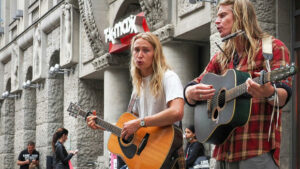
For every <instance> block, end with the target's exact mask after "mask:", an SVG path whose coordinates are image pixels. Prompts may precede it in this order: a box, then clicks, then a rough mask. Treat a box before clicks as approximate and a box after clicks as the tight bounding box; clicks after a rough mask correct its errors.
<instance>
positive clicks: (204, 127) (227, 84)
mask: <svg viewBox="0 0 300 169" xmlns="http://www.w3.org/2000/svg"><path fill="white" fill-rule="evenodd" d="M296 72H297V69H296V67H295V65H294V64H292V65H291V66H286V67H282V68H279V69H276V70H273V71H271V72H264V71H263V72H262V73H261V76H260V77H256V78H254V79H253V80H254V81H255V82H257V83H259V84H265V83H267V82H276V81H280V80H283V79H286V78H287V77H289V76H292V75H294V74H296ZM250 77H251V75H250V74H249V73H246V72H240V71H237V70H234V69H230V70H228V71H227V72H226V73H225V74H224V75H223V76H219V75H216V74H213V73H207V74H206V75H205V76H204V77H203V79H202V80H201V83H204V84H209V85H213V87H214V88H215V89H216V92H215V95H214V96H213V98H212V99H209V100H207V101H201V102H199V103H198V104H197V105H196V107H195V111H194V117H195V118H194V120H195V122H194V124H195V131H196V136H197V139H198V140H199V141H200V142H202V143H205V142H207V143H211V144H222V143H223V142H224V141H225V140H226V139H227V138H228V136H229V135H230V133H231V132H232V131H233V130H234V129H235V128H236V127H239V126H243V125H245V124H246V123H247V122H248V120H249V117H250V112H251V105H252V99H251V97H243V95H244V94H246V93H247V86H246V84H245V81H246V80H247V79H248V78H250Z"/></svg>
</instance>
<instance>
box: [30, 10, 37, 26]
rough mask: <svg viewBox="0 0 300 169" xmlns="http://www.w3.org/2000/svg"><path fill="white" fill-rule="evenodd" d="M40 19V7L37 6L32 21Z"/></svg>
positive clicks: (32, 14)
mask: <svg viewBox="0 0 300 169" xmlns="http://www.w3.org/2000/svg"><path fill="white" fill-rule="evenodd" d="M37 19H39V8H35V9H34V10H33V11H32V13H31V20H32V23H33V22H35V21H36V20H37Z"/></svg>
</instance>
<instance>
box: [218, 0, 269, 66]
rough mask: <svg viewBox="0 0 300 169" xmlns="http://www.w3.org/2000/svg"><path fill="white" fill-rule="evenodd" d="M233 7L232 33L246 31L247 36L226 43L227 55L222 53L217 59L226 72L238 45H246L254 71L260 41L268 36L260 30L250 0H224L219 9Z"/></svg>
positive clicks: (250, 64)
mask: <svg viewBox="0 0 300 169" xmlns="http://www.w3.org/2000/svg"><path fill="white" fill-rule="evenodd" d="M224 5H225V6H227V5H231V8H232V13H233V19H234V21H233V26H232V29H231V32H237V31H238V30H243V31H245V34H246V36H239V37H237V38H236V40H232V39H231V40H228V41H226V42H225V43H224V45H223V49H224V51H225V55H224V54H223V53H220V55H218V57H217V59H218V61H219V63H220V65H221V67H222V69H223V70H224V69H225V68H226V65H227V63H228V62H229V61H230V59H232V57H233V56H234V52H235V51H236V48H237V43H241V44H244V45H245V46H244V47H245V53H246V54H247V56H248V61H247V62H248V65H249V66H250V69H253V67H254V65H255V62H254V59H255V56H256V54H257V52H258V51H259V43H260V40H261V39H262V38H263V37H264V36H267V34H265V33H264V32H263V31H262V29H261V28H260V26H259V24H258V21H257V18H256V13H255V10H254V7H253V5H252V3H251V2H250V1H249V0H223V1H221V2H220V3H219V5H218V9H219V8H220V6H224Z"/></svg>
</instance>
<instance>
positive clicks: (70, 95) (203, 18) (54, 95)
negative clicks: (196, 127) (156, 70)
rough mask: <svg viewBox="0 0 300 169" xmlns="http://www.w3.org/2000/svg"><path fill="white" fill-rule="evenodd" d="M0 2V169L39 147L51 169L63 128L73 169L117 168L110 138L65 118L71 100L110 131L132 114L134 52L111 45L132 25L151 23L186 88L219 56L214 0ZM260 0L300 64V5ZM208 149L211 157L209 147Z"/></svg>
mask: <svg viewBox="0 0 300 169" xmlns="http://www.w3.org/2000/svg"><path fill="white" fill-rule="evenodd" d="M0 2H1V27H0V93H1V94H2V93H3V94H2V98H1V100H0V108H1V109H0V112H1V114H0V143H1V144H0V168H3V169H10V168H18V166H17V164H16V162H17V158H18V155H19V153H20V152H21V150H23V149H25V148H26V146H27V142H28V141H34V142H36V149H37V150H38V151H39V152H40V168H46V162H47V158H48V157H49V156H52V149H51V141H52V136H53V133H54V132H55V130H56V129H57V128H59V127H65V128H67V129H68V130H69V139H68V141H67V142H66V144H65V146H66V148H67V149H68V150H75V149H78V150H79V153H78V155H76V156H74V157H73V158H72V163H73V166H74V167H75V168H78V169H88V168H108V167H109V152H108V150H107V140H108V137H109V134H110V133H108V132H103V131H94V130H92V129H90V128H88V127H87V126H86V123H85V121H84V120H83V119H80V118H74V117H73V116H70V115H69V112H68V111H67V110H68V107H69V104H70V103H71V102H73V103H77V104H78V105H80V107H81V109H82V110H86V111H88V110H96V111H97V115H98V116H99V117H101V118H103V119H104V120H105V121H107V122H110V123H116V122H117V120H118V118H119V116H120V115H121V114H122V113H123V112H125V111H126V109H127V105H128V102H129V99H130V95H131V89H132V86H131V83H130V75H129V67H128V66H129V58H130V52H129V50H128V46H125V47H124V49H123V48H122V50H121V51H120V50H116V51H115V52H112V51H111V49H112V47H111V45H110V44H109V43H110V41H111V39H112V37H113V39H117V38H116V37H119V38H120V37H123V36H125V35H124V34H127V33H128V32H130V31H131V30H127V29H126V28H127V27H126V26H128V25H129V24H130V21H128V20H130V17H132V16H135V17H138V18H141V19H144V20H145V21H146V23H147V26H148V28H149V30H150V31H151V32H154V33H155V34H156V35H157V36H158V37H159V38H160V40H161V41H162V44H163V50H164V53H165V55H166V57H167V60H168V62H169V64H170V65H171V67H172V68H173V70H174V71H175V72H176V73H177V74H178V75H179V77H180V79H181V82H182V84H183V85H185V84H187V83H188V82H189V81H190V80H192V79H194V78H195V77H197V76H198V75H199V74H200V73H201V72H202V71H203V69H204V68H205V66H206V64H207V63H208V61H209V59H210V58H211V56H213V54H214V53H215V52H216V51H218V48H217V46H216V44H215V43H218V44H221V40H220V37H219V33H218V32H217V29H216V27H215V24H214V20H215V18H216V5H215V3H210V2H196V3H194V4H192V3H190V2H191V1H188V0H101V1H98V0H0ZM252 2H253V3H254V5H255V9H256V12H257V16H258V20H259V22H260V24H261V26H262V28H263V30H265V31H266V32H268V33H270V34H272V35H274V36H275V37H277V38H279V39H281V40H282V41H283V42H284V43H285V44H286V45H287V47H288V48H289V49H290V50H291V51H295V52H291V57H292V61H294V62H296V63H298V65H299V57H300V54H299V49H300V46H299V42H300V39H299V30H300V29H299V28H300V25H299V24H300V20H299V10H300V4H299V2H298V1H297V0H288V1H282V0H252ZM291 11H292V12H291ZM140 14H142V15H140ZM128 18H129V19H128ZM127 22H128V23H127ZM116 25H121V26H119V27H122V26H123V28H122V31H123V32H124V33H123V34H122V32H121V33H120V32H117V31H120V30H119V28H118V27H117V26H116ZM120 29H121V28H120ZM128 29H129V28H128ZM106 30H110V32H109V31H106ZM126 30H127V32H126ZM142 31H143V30H142ZM118 34H120V35H118ZM121 34H122V35H121ZM108 37H111V38H108ZM109 39H110V40H109ZM117 43H119V42H117ZM118 49H120V48H118ZM299 79H300V78H299V75H297V76H296V78H295V81H294V91H296V92H294V96H293V99H292V100H291V101H290V103H289V104H288V105H287V106H286V107H285V108H284V113H283V118H282V123H283V125H282V132H283V136H282V138H284V139H282V150H281V155H280V156H281V166H280V168H281V169H288V168H292V166H296V164H295V161H296V160H295V155H296V157H299V151H297V150H294V148H295V147H296V146H299V145H298V144H296V143H297V142H298V140H299V134H298V135H297V133H299V124H297V123H295V122H296V121H297V119H299V109H297V108H298V107H297V106H293V105H296V104H293V103H296V102H297V103H298V105H299V99H296V98H299V90H298V88H296V87H295V86H297V84H298V86H299ZM297 112H298V113H297ZM193 114H194V113H193V108H190V107H188V106H187V105H186V106H185V115H184V119H183V126H187V125H189V124H193V123H194V115H193ZM291 121H293V122H292V123H291ZM291 131H292V132H291ZM292 133H296V134H295V135H293V134H292ZM286 138H291V139H286ZM205 146H206V148H207V152H206V153H207V154H208V155H209V154H210V149H211V146H210V145H205ZM298 150H299V148H298ZM293 159H294V160H293ZM212 166H213V160H212Z"/></svg>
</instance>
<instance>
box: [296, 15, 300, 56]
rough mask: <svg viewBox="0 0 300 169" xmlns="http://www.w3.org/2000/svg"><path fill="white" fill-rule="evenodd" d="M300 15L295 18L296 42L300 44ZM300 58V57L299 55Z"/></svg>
mask: <svg viewBox="0 0 300 169" xmlns="http://www.w3.org/2000/svg"><path fill="white" fill-rule="evenodd" d="M299 30H300V15H298V16H295V34H296V36H295V38H296V39H295V40H296V42H300V31H299ZM298 56H299V55H298Z"/></svg>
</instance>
